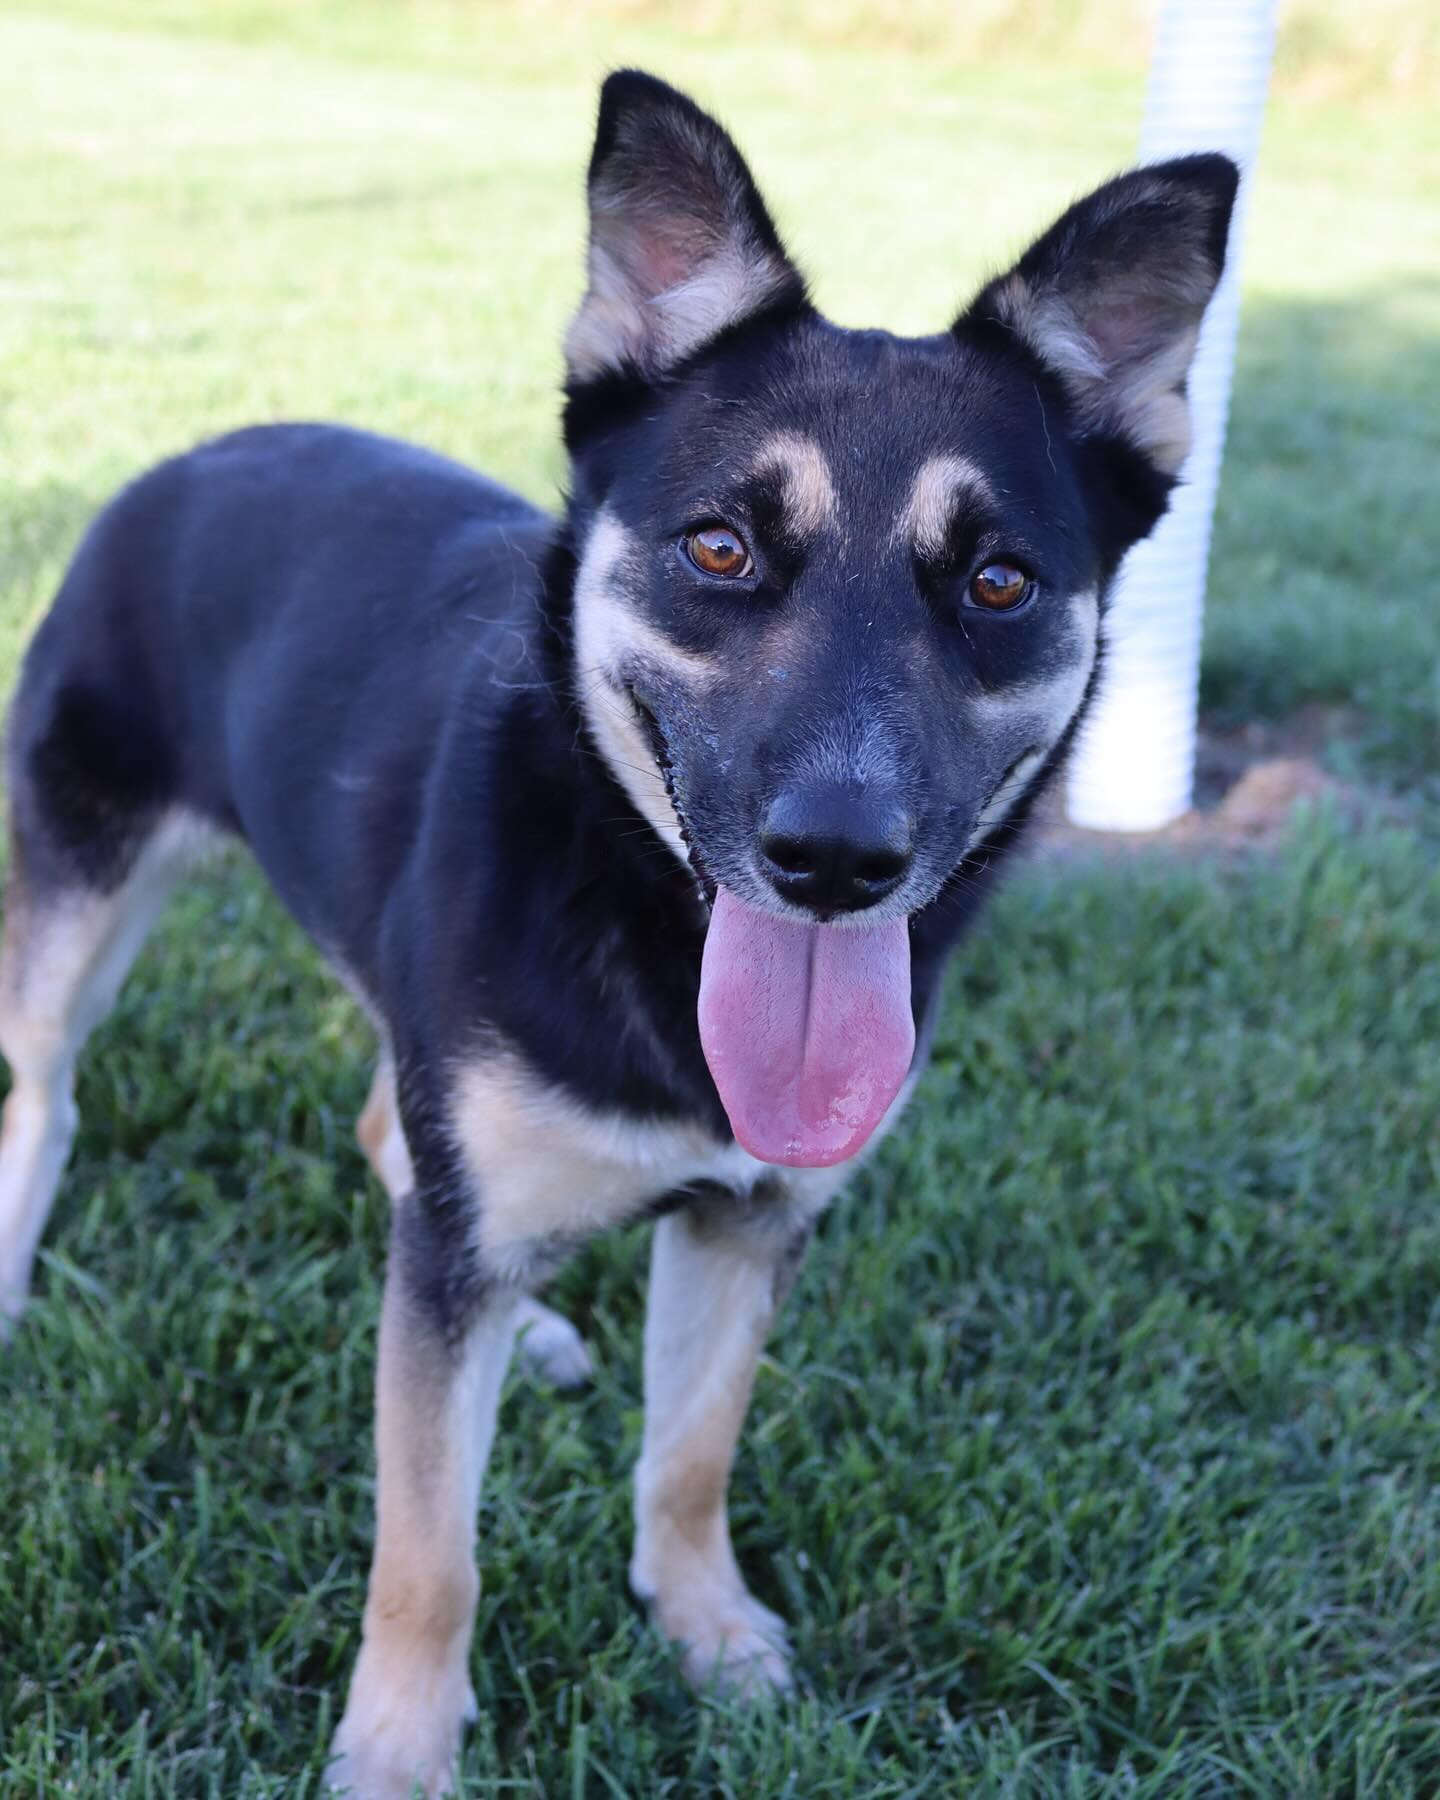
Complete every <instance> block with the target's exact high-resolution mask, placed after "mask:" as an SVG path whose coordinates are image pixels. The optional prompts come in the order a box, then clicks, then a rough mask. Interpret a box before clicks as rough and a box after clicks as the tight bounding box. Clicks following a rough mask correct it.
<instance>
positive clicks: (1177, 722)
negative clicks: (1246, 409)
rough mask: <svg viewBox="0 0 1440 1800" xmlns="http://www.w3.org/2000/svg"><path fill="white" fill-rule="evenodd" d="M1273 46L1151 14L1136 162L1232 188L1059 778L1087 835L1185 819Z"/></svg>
mask: <svg viewBox="0 0 1440 1800" xmlns="http://www.w3.org/2000/svg"><path fill="white" fill-rule="evenodd" d="M1274 42H1275V0H1164V4H1163V6H1162V8H1161V14H1160V22H1159V28H1158V31H1157V33H1156V40H1155V55H1154V59H1153V61H1152V63H1151V68H1150V84H1149V89H1148V92H1147V94H1146V100H1145V121H1144V124H1143V126H1142V128H1141V132H1140V156H1141V160H1142V161H1145V162H1153V161H1157V160H1159V159H1161V158H1163V157H1167V156H1183V155H1184V154H1185V153H1186V152H1187V151H1192V150H1225V151H1228V152H1229V154H1230V155H1231V156H1233V157H1234V158H1235V160H1236V161H1237V162H1238V163H1239V165H1240V168H1241V171H1242V180H1241V183H1240V193H1239V197H1238V199H1237V201H1236V205H1235V216H1234V219H1233V221H1232V223H1231V227H1230V245H1229V254H1228V257H1227V259H1226V265H1225V275H1224V278H1223V280H1222V281H1221V283H1220V287H1219V289H1218V290H1217V292H1216V295H1215V298H1214V299H1213V300H1212V301H1211V302H1210V309H1209V311H1208V312H1207V313H1206V315H1205V323H1204V326H1203V328H1202V330H1201V333H1200V343H1199V348H1198V349H1197V351H1196V354H1195V362H1194V366H1193V367H1192V369H1191V372H1190V403H1191V408H1192V411H1193V415H1194V425H1195V442H1194V447H1193V449H1192V450H1191V452H1190V455H1189V457H1188V459H1187V460H1186V463H1185V467H1184V469H1183V471H1182V473H1181V485H1180V487H1178V488H1177V489H1176V491H1175V493H1174V495H1173V497H1172V499H1171V502H1170V511H1169V512H1168V513H1167V514H1166V516H1165V518H1164V519H1163V520H1162V521H1161V522H1160V524H1159V526H1158V527H1157V528H1156V530H1155V532H1154V533H1153V535H1152V536H1151V537H1149V538H1147V539H1146V541H1145V542H1144V543H1143V544H1137V545H1136V547H1135V548H1134V550H1132V551H1131V552H1130V555H1129V556H1128V558H1127V559H1126V561H1125V564H1124V566H1123V568H1122V569H1121V571H1120V575H1119V578H1118V580H1117V582H1116V585H1115V592H1114V596H1113V600H1112V603H1111V611H1110V618H1109V624H1108V635H1109V648H1108V652H1107V657H1106V667H1105V671H1104V677H1103V681H1102V685H1101V689H1100V693H1099V695H1098V697H1097V700H1096V704H1095V706H1094V708H1093V710H1092V712H1091V714H1090V716H1089V718H1088V719H1087V720H1086V723H1085V728H1084V732H1083V734H1082V736H1081V739H1080V742H1079V744H1078V745H1077V748H1076V752H1075V757H1074V760H1073V761H1072V763H1071V766H1070V776H1069V784H1068V791H1067V807H1068V811H1069V814H1070V817H1071V819H1072V820H1073V821H1074V822H1075V824H1077V825H1086V826H1089V827H1090V828H1091V829H1092V830H1096V831H1153V830H1155V829H1157V828H1158V827H1159V826H1161V825H1167V824H1169V822H1170V821H1171V820H1172V819H1176V818H1178V817H1179V816H1180V814H1181V813H1183V812H1186V811H1188V809H1189V807H1190V802H1191V796H1192V792H1193V785H1194V773H1195V710H1196V698H1197V693H1198V689H1199V681H1200V631H1201V624H1202V620H1203V616H1204V607H1205V565H1206V561H1207V559H1208V556H1209V552H1210V524H1211V519H1212V517H1213V515H1214V511H1215V490H1216V488H1217V487H1218V485H1219V481H1220V456H1221V451H1222V450H1223V448H1224V443H1225V419H1226V414H1227V413H1228V411H1229V406H1230V378H1231V375H1232V373H1233V371H1234V366H1235V332H1236V327H1237V325H1238V323H1239V316H1240V282H1239V263H1240V247H1241V244H1242V242H1243V238H1244V226H1245V213H1246V208H1247V202H1248V200H1249V197H1250V169H1251V166H1252V165H1253V163H1254V160H1255V152H1256V149H1257V147H1258V145H1259V141H1260V125H1261V120H1262V118H1263V116H1264V112H1265V91H1266V88H1267V86H1268V85H1269V78H1270V57H1271V52H1272V51H1273V49H1274Z"/></svg>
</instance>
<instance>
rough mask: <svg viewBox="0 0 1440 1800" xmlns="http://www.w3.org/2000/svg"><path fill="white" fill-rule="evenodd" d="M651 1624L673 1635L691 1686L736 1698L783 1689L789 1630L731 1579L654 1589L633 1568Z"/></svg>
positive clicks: (787, 1683)
mask: <svg viewBox="0 0 1440 1800" xmlns="http://www.w3.org/2000/svg"><path fill="white" fill-rule="evenodd" d="M631 1580H632V1584H633V1586H634V1587H635V1590H636V1592H637V1593H638V1594H640V1596H641V1598H642V1599H645V1600H646V1601H647V1602H648V1604H649V1607H650V1612H651V1615H652V1617H653V1618H654V1620H655V1622H656V1624H657V1625H658V1626H659V1627H660V1629H661V1630H662V1631H663V1632H664V1633H665V1635H666V1637H668V1638H673V1639H674V1641H675V1643H676V1644H677V1646H678V1647H679V1650H680V1653H681V1661H682V1666H683V1667H684V1670H685V1678H686V1680H687V1681H689V1682H690V1684H691V1686H692V1687H696V1688H699V1689H701V1690H705V1689H709V1690H711V1691H712V1692H713V1691H718V1692H720V1693H723V1694H725V1695H728V1696H729V1697H730V1698H732V1699H737V1700H758V1699H760V1698H761V1697H762V1696H763V1695H765V1694H783V1693H788V1692H789V1690H790V1689H791V1688H792V1687H793V1686H794V1685H795V1678H794V1676H793V1675H792V1673H791V1670H790V1636H789V1631H788V1628H787V1627H786V1624H785V1621H784V1620H783V1619H782V1618H781V1617H780V1615H779V1614H778V1613H774V1612H771V1610H770V1608H769V1607H768V1606H762V1605H761V1603H760V1601H758V1600H757V1599H756V1598H755V1596H754V1595H753V1594H752V1593H751V1592H750V1591H749V1589H748V1588H746V1587H745V1586H744V1584H743V1583H742V1582H740V1581H735V1580H724V1579H719V1580H709V1581H706V1580H701V1581H698V1582H695V1583H693V1584H689V1585H685V1586H668V1584H667V1586H668V1591H667V1592H664V1593H662V1592H658V1591H656V1590H655V1589H654V1588H652V1587H651V1586H650V1584H649V1583H647V1582H645V1581H644V1580H643V1579H639V1578H637V1577H636V1576H635V1574H634V1573H633V1572H632V1576H631Z"/></svg>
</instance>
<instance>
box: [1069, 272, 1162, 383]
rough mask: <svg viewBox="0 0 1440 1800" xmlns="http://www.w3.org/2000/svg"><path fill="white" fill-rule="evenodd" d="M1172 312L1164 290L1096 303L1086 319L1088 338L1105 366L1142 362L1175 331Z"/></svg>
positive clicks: (1116, 366) (1119, 366)
mask: <svg viewBox="0 0 1440 1800" xmlns="http://www.w3.org/2000/svg"><path fill="white" fill-rule="evenodd" d="M1173 311H1174V308H1173V305H1172V303H1171V302H1170V297H1169V295H1167V294H1166V293H1164V291H1163V290H1159V291H1154V292H1151V293H1148V294H1143V295H1138V296H1135V297H1133V298H1130V299H1128V300H1127V299H1122V298H1117V299H1116V300H1115V301H1114V302H1112V303H1111V304H1110V305H1107V306H1097V307H1096V308H1095V309H1094V313H1093V316H1092V317H1090V318H1088V319H1087V320H1086V321H1085V329H1086V331H1087V332H1088V334H1089V337H1090V341H1091V342H1092V343H1093V344H1094V346H1095V348H1096V349H1097V350H1098V351H1099V353H1100V360H1101V361H1102V362H1103V363H1104V364H1105V367H1106V368H1107V369H1119V368H1125V367H1128V366H1129V365H1130V364H1133V363H1138V362H1144V361H1145V360H1146V358H1148V357H1150V356H1152V355H1154V353H1155V352H1156V351H1157V350H1159V349H1161V348H1162V347H1163V345H1164V344H1165V343H1166V342H1167V341H1168V339H1170V338H1171V337H1173V336H1174V334H1175V329H1176V326H1175V321H1174V319H1173V317H1172V313H1173Z"/></svg>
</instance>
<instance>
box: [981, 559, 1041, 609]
mask: <svg viewBox="0 0 1440 1800" xmlns="http://www.w3.org/2000/svg"><path fill="white" fill-rule="evenodd" d="M1031 585H1032V584H1031V581H1030V577H1029V576H1028V575H1027V574H1026V573H1025V571H1024V570H1023V569H1017V568H1016V567H1015V565H1014V563H1004V562H996V563H986V565H985V567H984V568H983V569H981V570H980V572H979V574H978V575H973V576H972V577H971V579H970V596H969V597H970V601H971V604H972V605H975V606H983V607H984V608H985V609H986V611H987V612H1009V611H1010V610H1011V608H1012V607H1016V606H1018V605H1019V604H1020V602H1021V601H1022V600H1024V599H1025V598H1026V597H1027V596H1028V595H1029V592H1030V588H1031Z"/></svg>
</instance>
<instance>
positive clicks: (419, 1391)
mask: <svg viewBox="0 0 1440 1800" xmlns="http://www.w3.org/2000/svg"><path fill="white" fill-rule="evenodd" d="M514 1333H515V1317H514V1307H513V1304H512V1302H511V1301H510V1300H509V1299H508V1298H502V1299H500V1300H497V1301H495V1302H493V1303H492V1304H491V1305H490V1306H489V1307H488V1308H487V1309H486V1311H485V1312H484V1313H483V1314H482V1316H481V1318H480V1320H479V1322H478V1323H477V1324H476V1325H475V1326H474V1327H473V1328H472V1330H471V1332H470V1334H469V1336H468V1337H467V1338H466V1340H465V1342H464V1344H462V1345H460V1346H458V1347H454V1348H452V1347H451V1346H448V1345H445V1344H442V1343H439V1342H437V1341H436V1340H435V1338H434V1337H433V1336H432V1335H431V1334H430V1332H429V1331H428V1329H427V1328H426V1327H425V1326H424V1325H423V1324H421V1323H420V1322H419V1321H418V1320H417V1319H415V1318H414V1317H412V1316H411V1314H410V1312H409V1309H408V1307H407V1305H406V1302H405V1299H404V1294H403V1289H402V1287H401V1285H400V1282H399V1281H398V1279H397V1278H396V1277H395V1276H394V1274H393V1273H392V1275H391V1277H390V1279H389V1280H387V1282H386V1287H385V1303H384V1307H383V1309H382V1312H381V1318H380V1353H379V1361H378V1364H377V1370H376V1380H375V1444H376V1465H377V1487H376V1540H375V1556H374V1561H373V1563H372V1565H371V1571H370V1586H369V1590H368V1593H367V1596H366V1602H365V1619H364V1628H363V1639H362V1643H361V1648H360V1657H359V1661H358V1662H357V1664H356V1667H355V1674H354V1677H353V1679H352V1681H351V1684H350V1693H349V1697H348V1699H347V1701H346V1706H345V1715H344V1717H343V1718H342V1719H341V1721H340V1726H339V1729H338V1730H337V1731H336V1734H335V1743H334V1754H335V1756H336V1758H337V1759H338V1760H337V1761H336V1762H335V1763H334V1764H333V1765H332V1767H331V1770H330V1772H329V1781H330V1785H331V1787H332V1788H333V1789H335V1790H336V1791H339V1792H344V1791H346V1790H347V1789H353V1790H354V1791H355V1793H356V1794H357V1795H358V1796H363V1800H409V1796H410V1794H411V1791H412V1784H414V1783H417V1782H418V1783H419V1785H420V1788H421V1791H422V1792H423V1793H424V1795H425V1796H426V1800H434V1797H435V1796H438V1795H442V1794H448V1793H450V1792H452V1790H453V1781H454V1772H455V1760H456V1756H457V1752H458V1750H459V1745H460V1736H461V1731H462V1729H463V1726H464V1724H465V1722H466V1720H467V1719H470V1718H473V1717H474V1715H475V1698H474V1694H473V1691H472V1690H471V1687H470V1678H469V1673H468V1654H469V1644H470V1632H471V1627H472V1625H473V1622H474V1615H475V1603H476V1601H477V1599H478V1598H479V1593H480V1578H479V1576H478V1574H477V1573H476V1569H475V1562H474V1555H473V1548H472V1546H473V1541H474V1535H475V1512H476V1507H477V1505H478V1503H479V1495H480V1482H481V1478H482V1476H483V1474H484V1470H485V1464H486V1462H487V1461H488V1459H489V1455H490V1446H491V1443H492V1441H493V1439H494V1434H495V1419H496V1414H497V1412H498V1410H499V1404H500V1389H501V1384H502V1383H503V1381H504V1378H505V1368H506V1364H507V1363H508V1361H509V1357H510V1347H511V1343H512V1341H513V1338H514Z"/></svg>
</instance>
